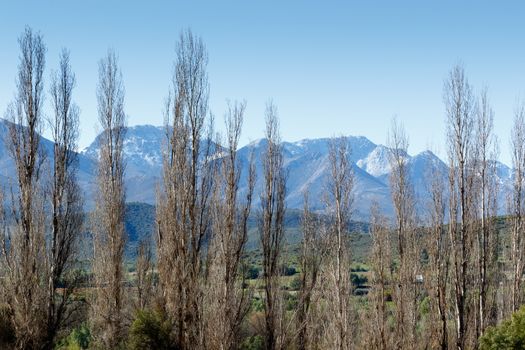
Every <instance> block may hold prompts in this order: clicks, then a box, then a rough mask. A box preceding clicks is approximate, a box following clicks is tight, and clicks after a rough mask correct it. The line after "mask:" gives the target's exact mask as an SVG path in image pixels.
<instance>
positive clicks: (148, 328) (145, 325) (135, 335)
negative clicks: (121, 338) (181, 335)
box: [128, 310, 174, 350]
mask: <svg viewBox="0 0 525 350" xmlns="http://www.w3.org/2000/svg"><path fill="white" fill-rule="evenodd" d="M171 328H172V327H171V324H170V322H169V321H168V319H167V318H166V317H165V315H164V314H163V313H161V312H158V311H151V310H140V311H138V312H137V315H136V317H135V320H134V321H133V323H132V325H131V328H130V330H129V341H128V348H129V349H136V350H148V349H151V350H164V349H166V350H168V349H174V347H173V346H172V345H171V336H170V333H171Z"/></svg>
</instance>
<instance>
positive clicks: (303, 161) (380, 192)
mask: <svg viewBox="0 0 525 350" xmlns="http://www.w3.org/2000/svg"><path fill="white" fill-rule="evenodd" d="M7 126H8V122H6V121H1V122H0V181H1V183H3V184H8V181H9V180H8V179H10V178H13V176H14V175H15V173H14V166H13V161H12V160H11V157H10V155H9V152H8V148H7V147H6V143H5V142H4V140H5V139H6V136H7V131H8V127H7ZM165 137H166V135H165V131H164V128H163V127H157V126H151V125H137V126H131V127H128V128H127V130H126V138H125V141H124V157H125V163H126V172H125V183H126V200H127V202H140V203H146V204H150V205H154V204H155V198H156V189H157V186H158V184H159V180H160V175H161V170H162V149H163V147H164V144H165ZM99 139H100V136H98V137H97V138H96V139H95V140H94V141H93V142H92V143H91V144H90V145H89V146H88V147H86V148H85V149H83V150H82V151H80V152H79V154H78V160H79V171H78V178H79V181H80V185H81V188H82V190H83V192H84V195H85V203H86V209H87V210H90V209H91V208H92V207H93V205H94V203H95V193H96V192H95V190H96V172H97V158H98V154H99ZM347 140H348V146H349V149H350V151H351V152H350V155H349V158H350V160H351V162H352V169H353V172H354V180H355V181H354V194H355V201H354V212H353V216H352V217H353V219H354V220H361V221H366V220H367V219H368V217H369V211H370V206H371V205H372V203H373V202H377V203H378V205H379V207H380V208H381V209H382V210H383V212H384V213H385V214H386V215H387V216H392V215H393V208H392V203H391V198H390V187H389V178H390V172H391V168H390V164H389V163H390V162H389V157H390V149H389V148H388V147H386V146H383V145H377V144H374V143H373V142H372V141H370V140H369V139H367V138H366V137H363V136H349V137H347ZM41 144H42V147H43V149H44V150H46V152H47V153H48V154H50V155H51V156H52V152H51V150H52V147H53V143H52V142H51V141H49V140H47V139H45V138H42V141H41ZM329 145H330V139H328V138H319V139H304V140H300V141H296V142H283V153H284V166H285V168H286V172H287V196H286V202H287V206H288V208H290V209H302V206H303V196H304V192H305V191H307V190H308V192H309V194H310V204H311V206H312V208H313V209H314V210H318V211H322V210H323V209H325V208H326V200H325V197H324V193H325V188H326V184H327V181H328V179H329V174H330V167H329ZM266 147H267V141H266V140H265V139H259V140H257V141H254V142H252V143H250V144H248V145H246V146H244V147H241V148H240V149H239V151H238V157H239V161H240V164H241V171H242V174H243V175H246V173H247V168H248V164H249V159H250V156H251V154H252V153H253V155H254V160H255V168H256V179H257V181H256V186H255V193H254V202H253V204H254V208H255V209H257V208H258V206H259V202H258V198H259V194H260V193H261V189H262V182H263V173H262V162H261V159H262V156H263V154H264V151H265V149H266ZM405 158H406V160H407V166H408V174H409V177H410V180H411V182H412V183H413V185H414V191H415V194H416V198H417V200H418V208H420V209H421V210H423V208H424V207H425V205H426V204H427V203H428V201H429V189H430V184H429V181H428V179H429V178H435V176H441V177H442V178H443V179H444V180H446V179H447V177H448V167H447V165H446V164H445V163H444V162H443V161H442V160H441V159H439V158H438V157H437V156H436V155H435V154H433V153H432V152H430V151H424V152H421V153H419V154H416V155H414V156H411V155H409V154H406V155H405ZM492 165H494V167H495V170H496V175H497V182H498V186H499V190H500V194H499V199H500V203H501V205H502V208H504V203H505V199H506V197H507V194H508V193H509V191H511V190H512V171H511V169H510V168H509V167H508V166H506V165H505V164H502V163H500V162H494V163H493V164H492ZM246 186H247V184H246V179H245V178H244V176H242V175H241V184H240V189H241V191H242V190H246Z"/></svg>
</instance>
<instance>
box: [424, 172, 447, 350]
mask: <svg viewBox="0 0 525 350" xmlns="http://www.w3.org/2000/svg"><path fill="white" fill-rule="evenodd" d="M446 176H447V174H446V173H443V171H442V169H440V168H439V167H437V166H431V167H430V168H429V169H427V170H426V174H425V177H426V179H427V183H428V184H429V188H428V191H429V194H430V200H429V203H428V226H429V232H428V234H427V242H426V244H425V247H426V249H427V252H428V269H427V273H426V281H425V282H426V283H425V284H426V286H427V288H428V293H429V296H430V297H431V299H430V300H431V301H432V304H431V310H432V315H433V316H434V317H430V328H431V330H430V336H431V338H432V339H431V340H430V345H431V346H433V347H435V348H440V349H443V350H445V349H448V348H449V317H450V316H449V313H450V312H449V309H450V307H449V305H450V304H449V276H450V274H449V266H450V257H449V253H450V241H449V236H448V233H447V231H446V228H445V213H446V193H445V190H446V188H445V177H446Z"/></svg>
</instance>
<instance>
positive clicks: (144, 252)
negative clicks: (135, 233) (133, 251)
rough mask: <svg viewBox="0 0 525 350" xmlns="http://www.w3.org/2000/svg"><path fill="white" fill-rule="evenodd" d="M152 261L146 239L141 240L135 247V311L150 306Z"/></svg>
mask: <svg viewBox="0 0 525 350" xmlns="http://www.w3.org/2000/svg"><path fill="white" fill-rule="evenodd" d="M153 267H154V266H153V261H152V256H151V245H150V241H149V239H148V238H143V239H142V240H141V241H140V242H139V245H138V247H137V263H136V269H135V271H136V273H137V279H136V289H137V302H136V305H135V309H137V310H144V309H146V308H147V307H148V306H149V305H151V302H152V297H153Z"/></svg>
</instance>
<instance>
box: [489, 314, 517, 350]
mask: <svg viewBox="0 0 525 350" xmlns="http://www.w3.org/2000/svg"><path fill="white" fill-rule="evenodd" d="M524 348H525V306H523V307H521V308H520V309H519V310H518V311H516V312H515V313H514V314H512V316H511V319H510V320H506V321H503V322H502V323H501V324H500V325H498V326H496V327H488V328H487V330H486V331H485V334H484V335H483V336H482V337H481V338H480V349H481V350H496V349H498V350H500V349H501V350H505V349H524Z"/></svg>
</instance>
